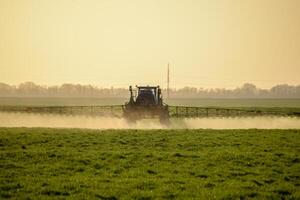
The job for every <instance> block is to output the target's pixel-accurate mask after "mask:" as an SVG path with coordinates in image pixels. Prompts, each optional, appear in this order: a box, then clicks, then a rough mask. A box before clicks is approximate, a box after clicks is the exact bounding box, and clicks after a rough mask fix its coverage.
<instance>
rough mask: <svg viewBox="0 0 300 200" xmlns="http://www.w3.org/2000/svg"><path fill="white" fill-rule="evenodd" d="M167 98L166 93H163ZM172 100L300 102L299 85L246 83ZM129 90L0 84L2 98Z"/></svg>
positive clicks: (188, 90)
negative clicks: (294, 99) (220, 99)
mask: <svg viewBox="0 0 300 200" xmlns="http://www.w3.org/2000/svg"><path fill="white" fill-rule="evenodd" d="M162 93H163V95H164V96H166V94H167V90H166V89H163V90H162ZM169 94H170V98H300V85H296V86H293V85H287V84H281V85H276V86H274V87H272V88H270V89H261V88H258V87H256V86H255V85H254V84H251V83H245V84H244V85H242V86H241V87H237V88H235V89H224V88H212V89H203V88H196V87H183V88H179V89H175V88H172V89H170V91H169ZM128 95H129V92H128V88H114V87H111V88H103V87H97V86H93V85H81V84H71V83H66V84H62V85H55V86H44V85H38V84H35V83H33V82H25V83H21V84H19V85H9V84H6V83H0V97H90V98H91V97H93V98H96V97H97V98H106V97H107V98H127V97H128Z"/></svg>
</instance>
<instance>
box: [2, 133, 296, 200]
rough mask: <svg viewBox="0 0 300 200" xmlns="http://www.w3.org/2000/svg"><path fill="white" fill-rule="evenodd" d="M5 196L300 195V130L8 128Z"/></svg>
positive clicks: (4, 142)
mask: <svg viewBox="0 0 300 200" xmlns="http://www.w3.org/2000/svg"><path fill="white" fill-rule="evenodd" d="M0 198H1V199H4V198H13V199H41V198H43V199H44V198H46V199H47V198H55V199H65V198H70V199H252V198H254V199H300V130H259V129H251V130H103V131H100V130H87V129H47V128H0Z"/></svg>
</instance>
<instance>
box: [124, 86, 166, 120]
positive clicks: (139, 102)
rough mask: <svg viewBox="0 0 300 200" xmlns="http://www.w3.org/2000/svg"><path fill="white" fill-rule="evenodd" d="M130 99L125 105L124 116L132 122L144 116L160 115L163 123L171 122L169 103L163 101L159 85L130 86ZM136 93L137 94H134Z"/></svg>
mask: <svg viewBox="0 0 300 200" xmlns="http://www.w3.org/2000/svg"><path fill="white" fill-rule="evenodd" d="M129 91H130V99H129V102H128V103H126V104H125V107H124V117H125V118H126V119H128V120H129V121H131V122H135V121H136V120H138V119H142V118H154V117H158V118H159V120H160V122H161V123H168V122H169V109H168V105H167V104H165V103H164V102H163V98H162V94H161V89H160V88H159V86H136V90H133V89H132V86H130V87H129ZM134 93H135V94H134Z"/></svg>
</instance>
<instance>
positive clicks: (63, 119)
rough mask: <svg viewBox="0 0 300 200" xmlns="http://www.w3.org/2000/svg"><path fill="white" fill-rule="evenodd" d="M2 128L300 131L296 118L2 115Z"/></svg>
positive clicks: (5, 113)
mask: <svg viewBox="0 0 300 200" xmlns="http://www.w3.org/2000/svg"><path fill="white" fill-rule="evenodd" d="M0 127H50V128H89V129H198V128H204V129H249V128H261V129H299V128H300V118H296V117H242V118H237V117H227V118H220V117H215V118H191V119H172V120H171V124H170V125H169V126H166V125H162V124H160V123H159V121H158V120H150V119H147V120H146V119H145V120H140V121H138V122H137V123H128V122H127V121H126V120H125V119H123V118H116V117H99V116H98V117H92V116H72V115H57V114H32V113H9V112H0Z"/></svg>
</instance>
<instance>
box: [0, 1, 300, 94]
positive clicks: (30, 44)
mask: <svg viewBox="0 0 300 200" xmlns="http://www.w3.org/2000/svg"><path fill="white" fill-rule="evenodd" d="M168 62H169V63H170V70H171V83H170V85H171V87H182V86H195V87H203V88H211V87H220V88H223V87H224V88H234V87H237V86H240V85H242V84H243V83H245V82H251V83H254V84H256V85H257V86H259V87H262V88H269V87H271V86H273V85H276V84H281V83H288V84H293V85H296V84H300V0H205V1H204V0H176V1H175V0H0V82H5V83H9V84H18V83H21V82H24V81H34V82H36V83H38V84H44V85H54V84H62V83H81V84H92V85H98V86H107V87H109V86H115V87H120V86H121V87H127V86H128V85H129V84H134V85H135V84H154V85H158V84H159V85H161V86H163V87H166V77H167V64H168Z"/></svg>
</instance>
